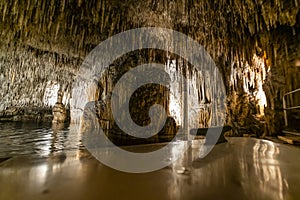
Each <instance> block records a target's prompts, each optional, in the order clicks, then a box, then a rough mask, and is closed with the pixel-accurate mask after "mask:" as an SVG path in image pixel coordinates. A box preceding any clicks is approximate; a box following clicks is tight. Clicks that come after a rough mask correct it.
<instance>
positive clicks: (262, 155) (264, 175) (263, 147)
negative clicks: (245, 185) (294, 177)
mask: <svg viewBox="0 0 300 200" xmlns="http://www.w3.org/2000/svg"><path fill="white" fill-rule="evenodd" d="M279 154H280V150H279V148H278V146H275V145H274V143H273V142H268V141H264V142H263V143H262V142H261V141H259V140H258V141H257V142H256V144H255V145H254V147H253V163H254V169H255V175H256V176H257V177H258V185H256V187H260V188H262V189H263V191H264V192H265V193H266V194H267V195H268V196H270V197H271V198H272V199H280V200H282V199H286V196H285V193H287V190H288V187H289V186H288V184H287V181H286V179H285V178H283V176H282V172H281V169H280V163H279V161H278V160H277V156H278V155H279Z"/></svg>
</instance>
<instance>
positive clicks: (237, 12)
mask: <svg viewBox="0 0 300 200" xmlns="http://www.w3.org/2000/svg"><path fill="white" fill-rule="evenodd" d="M299 7H300V3H299V1H297V0H287V1H283V0H269V1H254V0H247V1H241V2H239V1H227V0H221V1H216V2H211V1H202V0H175V1H165V0H151V1H150V0H146V1H140V0H132V1H131V0H130V1H126V2H123V1H118V0H114V1H109V0H101V1H96V0H91V1H82V0H62V1H56V0H49V1H46V0H43V1H42V0H41V1H34V0H30V1H21V0H14V1H1V2H0V36H1V43H0V73H1V74H0V85H1V89H0V96H1V99H0V116H1V117H0V118H1V119H8V120H19V119H26V118H30V119H31V118H33V119H35V118H48V117H49V116H48V114H47V113H48V112H49V111H50V114H51V105H49V98H48V99H47V98H46V100H45V93H46V92H45V91H47V88H49V81H50V83H51V84H52V86H53V84H54V86H55V85H56V86H57V85H59V89H60V90H62V91H63V92H64V94H65V96H64V104H65V105H66V107H67V108H69V106H68V105H69V101H70V98H71V97H72V94H71V90H72V82H73V80H74V76H75V75H76V73H77V69H78V67H79V66H80V64H81V61H82V60H83V59H84V57H85V56H86V55H87V53H88V52H90V51H91V50H92V49H93V48H94V47H95V46H96V45H98V44H99V43H100V42H101V41H103V40H105V39H106V38H108V37H109V36H112V35H114V34H116V33H120V32H122V31H124V30H129V29H131V28H137V27H145V26H157V27H166V28H172V29H174V30H177V31H180V32H182V33H185V34H187V35H189V36H191V37H192V38H193V39H195V40H197V41H198V42H199V43H200V44H201V45H203V46H204V47H205V49H206V50H207V51H208V52H209V53H210V54H211V56H212V58H213V59H214V61H215V62H216V63H217V66H218V67H219V69H220V71H221V72H222V74H223V79H224V83H225V85H226V90H227V91H226V92H227V96H228V105H227V106H228V112H227V113H228V116H227V122H228V124H230V125H232V124H233V122H238V123H239V124H240V126H244V125H246V124H247V123H248V122H246V121H245V120H246V119H247V118H249V116H250V115H252V114H257V113H258V111H259V108H258V105H259V102H258V99H256V96H255V94H256V93H255V90H256V89H259V88H260V87H261V86H259V85H257V83H260V84H263V86H262V87H263V90H264V92H265V94H266V100H267V105H266V109H265V116H264V117H262V118H261V119H260V120H265V121H266V122H267V126H268V131H269V134H273V133H278V130H280V128H281V127H282V123H281V122H282V97H283V94H284V93H286V92H287V91H291V90H293V89H296V88H298V87H300V85H299V81H298V77H299V75H300V74H299V67H296V65H297V64H296V63H297V61H298V60H299V59H300V58H299V55H300V47H299V44H300V42H299V41H300V36H299V35H300V14H299ZM254 55H257V56H258V57H260V58H261V59H263V62H264V63H265V65H266V68H265V70H266V74H265V75H266V77H265V79H262V78H259V76H260V75H261V72H260V71H259V68H257V66H256V65H255V61H254V60H253V57H254ZM129 57H130V56H129ZM162 57H163V56H162ZM152 58H153V56H152V55H146V58H145V59H146V60H147V61H148V60H151V59H152ZM132 59H133V60H135V59H136V58H134V57H133V58H132ZM162 60H163V62H168V60H164V59H162ZM135 63H137V62H136V61H135ZM118 66H120V67H122V69H121V72H119V74H122V72H125V71H126V70H128V66H126V65H125V64H119V65H118ZM129 67H132V66H129ZM112 69H113V68H112ZM257 69H258V71H257ZM117 70H120V68H118V69H117ZM247 70H248V71H247ZM235 72H239V73H236V74H235ZM107 73H110V72H107ZM253 73H254V75H253ZM232 75H234V76H232ZM104 77H108V76H104ZM195 77H196V76H195ZM249 77H250V78H249ZM232 78H233V80H232ZM245 81H246V85H247V86H250V87H249V88H247V89H245V87H244V86H245ZM104 82H105V83H107V84H106V89H104V90H105V91H104V94H105V95H107V94H108V93H107V92H108V91H111V87H112V86H113V82H114V81H113V80H110V79H107V80H105V81H104ZM233 82H234V84H232V83H233ZM102 83H103V80H102ZM51 84H50V85H51ZM104 85H105V84H104ZM252 90H253V91H252ZM86 95H91V96H90V97H88V98H91V99H93V100H97V96H98V95H99V94H96V93H94V92H92V93H90V94H86ZM253 98H254V100H253ZM202 100H204V102H205V101H206V100H208V99H207V98H204V95H202ZM292 100H293V102H292ZM249 101H251V102H253V103H254V105H250V104H249V103H248V102H249ZM297 102H299V103H300V97H299V95H298V96H294V97H293V99H290V100H289V103H290V104H293V105H294V104H297ZM50 104H51V103H50ZM238 104H240V105H238ZM241 104H243V105H241ZM203 109H204V111H203V112H204V114H202V117H201V118H203V119H201V121H202V125H201V126H207V124H209V123H217V122H209V120H207V119H206V118H207V117H203V116H206V115H209V113H210V111H209V108H207V106H206V107H204V108H203ZM250 110H255V112H252V111H251V112H250ZM26 113H29V114H28V115H30V116H31V117H25V116H27V114H26ZM31 113H41V114H38V115H35V116H40V117H34V115H31ZM176 120H177V119H176V118H175V121H176ZM146 121H147V120H146ZM177 123H178V122H177Z"/></svg>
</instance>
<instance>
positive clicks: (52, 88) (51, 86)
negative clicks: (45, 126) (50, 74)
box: [43, 81, 59, 106]
mask: <svg viewBox="0 0 300 200" xmlns="http://www.w3.org/2000/svg"><path fill="white" fill-rule="evenodd" d="M58 90H59V83H57V82H54V81H48V83H47V86H46V89H45V93H44V101H43V102H44V104H45V105H47V106H54V105H55V103H56V102H57V95H58Z"/></svg>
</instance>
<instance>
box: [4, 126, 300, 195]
mask: <svg viewBox="0 0 300 200" xmlns="http://www.w3.org/2000/svg"><path fill="white" fill-rule="evenodd" d="M71 132H72V131H70V133H71ZM71 135H72V134H71ZM69 137H70V135H68V136H67V139H66V140H65V141H64V143H63V145H64V147H65V149H64V151H60V152H55V153H51V154H50V155H49V156H48V157H47V158H40V157H36V156H30V158H28V157H16V158H14V159H12V160H8V161H7V162H4V163H2V164H1V165H0V188H1V193H0V199H170V200H171V199H172V200H173V199H238V200H240V199H251V200H252V199H259V200H260V199H261V200H268V199H270V200H273V199H278V200H282V199H298V198H297V197H299V195H300V192H299V189H298V188H299V185H300V181H299V180H300V175H298V173H297V172H298V171H300V166H299V163H300V158H299V152H300V150H299V149H298V148H289V147H288V146H285V145H278V144H274V143H272V142H268V141H264V140H254V139H246V138H230V140H229V142H228V143H222V144H219V145H216V146H215V148H214V149H213V150H212V151H211V152H210V154H209V155H208V156H207V157H205V158H201V159H200V158H199V149H200V148H201V143H198V145H199V146H197V144H194V145H193V146H192V147H191V148H189V150H188V151H187V152H185V154H184V156H183V157H182V158H180V159H179V160H178V161H177V162H175V163H174V164H172V165H170V166H169V167H166V168H164V169H161V170H158V171H155V172H151V173H145V174H130V173H123V172H119V171H116V170H114V169H111V168H109V167H106V166H104V165H102V164H100V163H99V162H98V161H97V160H95V159H93V157H91V156H90V155H89V154H88V153H87V152H85V151H84V150H78V149H77V150H75V151H70V152H67V151H66V148H69V147H68V146H69V145H70V144H67V142H68V141H72V140H69ZM74 141H75V140H74ZM186 144H187V143H186V142H184V141H178V142H176V143H174V145H173V148H171V150H172V152H173V155H172V156H171V157H169V159H172V158H174V157H177V156H178V154H180V153H181V152H182V150H183V149H184V147H185V145H186ZM71 146H72V145H71ZM132 148H134V147H132ZM135 148H141V149H137V150H138V151H137V152H139V151H140V150H143V149H146V150H147V152H148V151H149V150H154V149H156V148H157V145H144V146H140V147H135ZM283 155H284V156H283ZM20 186H21V187H20Z"/></svg>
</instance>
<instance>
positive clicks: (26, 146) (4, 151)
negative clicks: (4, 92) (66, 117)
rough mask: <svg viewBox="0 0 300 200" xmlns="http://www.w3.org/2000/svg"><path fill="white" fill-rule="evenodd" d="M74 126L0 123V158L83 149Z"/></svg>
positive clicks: (46, 154) (44, 154)
mask: <svg viewBox="0 0 300 200" xmlns="http://www.w3.org/2000/svg"><path fill="white" fill-rule="evenodd" d="M83 148H84V147H83V145H82V143H81V137H80V134H79V133H78V129H77V128H76V127H75V126H69V125H64V126H63V127H52V124H51V123H36V122H26V123H25V122H24V123H23V122H0V158H7V157H15V156H24V155H36V156H42V157H44V156H49V155H50V154H51V153H56V152H69V151H75V150H79V149H83Z"/></svg>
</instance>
